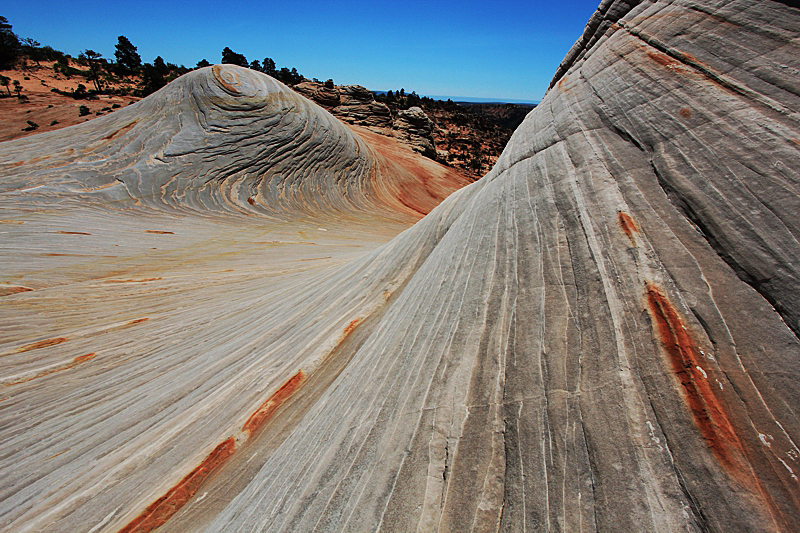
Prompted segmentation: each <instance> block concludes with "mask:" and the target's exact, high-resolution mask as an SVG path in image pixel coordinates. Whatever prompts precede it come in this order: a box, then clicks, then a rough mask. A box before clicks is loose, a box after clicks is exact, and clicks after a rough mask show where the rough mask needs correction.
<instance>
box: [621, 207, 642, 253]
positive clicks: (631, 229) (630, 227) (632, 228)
mask: <svg viewBox="0 0 800 533" xmlns="http://www.w3.org/2000/svg"><path fill="white" fill-rule="evenodd" d="M617 219H618V220H619V227H620V228H622V231H624V232H625V235H627V236H628V239H629V240H630V241H631V244H632V245H634V246H636V239H635V238H634V234H635V233H639V226H637V225H636V222H635V221H634V220H633V219H632V218H631V216H630V215H629V214H628V213H626V212H625V211H620V212H619V215H618V216H617Z"/></svg>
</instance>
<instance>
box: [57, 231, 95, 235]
mask: <svg viewBox="0 0 800 533" xmlns="http://www.w3.org/2000/svg"><path fill="white" fill-rule="evenodd" d="M56 233H60V234H61V235H91V233H86V232H85V231H57V232H56Z"/></svg>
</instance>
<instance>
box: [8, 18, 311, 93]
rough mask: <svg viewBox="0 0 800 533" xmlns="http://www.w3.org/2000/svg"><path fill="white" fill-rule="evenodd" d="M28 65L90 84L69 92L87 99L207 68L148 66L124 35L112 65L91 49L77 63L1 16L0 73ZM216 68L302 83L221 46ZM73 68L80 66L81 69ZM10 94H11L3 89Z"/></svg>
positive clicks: (145, 89) (291, 73)
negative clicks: (119, 85) (121, 84)
mask: <svg viewBox="0 0 800 533" xmlns="http://www.w3.org/2000/svg"><path fill="white" fill-rule="evenodd" d="M28 61H32V62H34V63H36V66H40V62H41V61H55V63H54V64H53V70H55V72H57V73H60V74H63V75H64V76H65V77H67V78H70V77H72V76H84V77H85V78H86V80H87V81H89V82H91V83H92V85H93V89H89V90H87V89H86V87H85V86H84V85H82V84H79V85H78V89H76V90H75V91H73V92H72V93H70V95H71V96H73V97H75V98H87V97H91V96H92V95H94V94H106V93H109V92H115V93H122V94H127V92H128V91H127V90H125V89H116V90H114V91H109V89H108V85H109V84H110V83H114V82H118V81H121V80H123V79H126V78H131V77H134V76H135V77H139V78H140V82H139V84H138V85H139V86H138V87H137V88H136V89H134V90H133V91H132V93H133V95H134V96H141V97H144V96H147V95H149V94H151V93H153V92H155V91H157V90H159V89H160V88H162V87H164V86H165V85H166V84H167V83H169V82H170V81H172V80H173V79H175V78H177V77H179V76H182V75H183V74H186V73H187V72H190V71H192V70H194V69H195V68H202V67H207V66H211V63H209V62H208V60H206V59H202V60H200V61H199V62H198V63H197V66H196V67H194V68H188V67H186V66H184V65H176V64H174V63H169V62H166V61H165V60H164V59H163V58H162V57H161V56H157V57H156V58H155V59H154V60H153V62H152V63H146V62H143V61H142V58H141V56H140V55H139V53H138V49H137V47H136V46H134V45H133V43H131V41H130V40H129V39H128V38H127V37H125V36H124V35H120V36H119V37H118V39H117V44H116V45H115V51H114V60H111V59H108V58H105V57H103V56H102V54H100V53H98V52H95V51H94V50H91V49H86V50H84V51H82V52H81V53H80V54H79V55H78V57H77V58H74V57H72V56H71V55H69V54H66V53H64V52H62V51H60V50H55V49H54V48H52V47H51V46H42V45H41V43H39V42H38V41H36V40H34V39H31V38H20V37H19V36H18V35H16V34H15V33H14V32H13V31H12V26H11V24H10V23H9V22H8V19H7V18H6V17H3V16H0V70H10V69H14V68H17V67H22V68H23V69H24V68H27V67H28ZM221 63H228V64H233V65H239V66H242V67H246V68H250V69H253V70H257V71H259V72H263V73H264V74H267V75H269V76H272V77H273V78H275V79H278V80H280V81H281V82H283V83H285V84H287V85H296V84H298V83H300V82H301V81H303V80H304V79H305V78H304V77H303V76H302V74H300V73H299V72H297V69H296V68H291V69H290V68H287V67H282V68H281V69H278V68H277V67H276V65H275V61H274V60H273V59H272V58H269V57H265V58H264V60H263V62H261V61H259V60H254V61H252V62H248V61H247V59H246V58H245V56H244V55H243V54H238V53H236V52H234V51H233V50H231V49H230V48H229V47H227V46H226V47H225V48H224V49H223V50H222V58H221ZM76 67H85V68H86V70H82V69H80V68H76ZM315 81H317V80H316V79H315ZM9 82H10V79H9V78H7V77H6V76H3V77H2V79H0V85H3V86H5V87H6V88H7V89H9ZM14 88H15V90H16V91H17V96H20V91H21V87H20V85H19V82H18V81H17V82H16V83H15V84H14ZM8 94H9V96H10V95H11V91H10V89H9V90H8Z"/></svg>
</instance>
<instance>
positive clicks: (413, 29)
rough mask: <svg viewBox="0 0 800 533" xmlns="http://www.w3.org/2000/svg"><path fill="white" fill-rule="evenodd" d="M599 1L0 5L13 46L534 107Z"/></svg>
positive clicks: (209, 0) (118, 0) (49, 0)
mask: <svg viewBox="0 0 800 533" xmlns="http://www.w3.org/2000/svg"><path fill="white" fill-rule="evenodd" d="M598 4H599V0H561V1H553V0H545V1H542V0H528V1H524V2H523V1H517V0H494V1H491V0H490V1H485V0H484V1H476V0H461V1H455V0H452V1H451V0H405V1H400V0H392V1H384V0H371V1H366V0H340V1H338V2H332V1H331V2H328V1H326V2H323V1H320V0H292V1H289V0H283V1H281V2H275V1H261V2H259V1H254V0H237V1H231V0H228V1H226V2H223V1H218V0H194V1H185V0H178V1H172V2H163V1H155V0H139V1H137V2H131V1H130V0H124V1H123V0H105V1H98V0H82V1H81V2H80V4H75V3H70V2H63V0H59V1H55V0H41V1H38V2H31V3H27V2H6V3H5V5H4V7H3V8H2V9H1V10H0V15H3V16H5V17H6V18H8V20H9V22H10V23H11V24H12V25H13V31H14V32H15V33H17V35H19V36H20V37H32V38H34V39H36V40H38V41H40V42H41V43H42V44H49V45H50V46H52V47H53V48H56V49H59V50H63V51H65V52H67V53H69V54H72V55H77V54H78V53H79V52H81V51H82V50H85V49H87V48H88V49H92V50H95V51H97V52H100V53H101V54H103V55H104V56H105V57H110V58H113V57H114V45H115V44H116V42H117V37H118V36H119V35H125V36H126V37H128V39H130V40H131V42H132V43H133V44H134V45H135V46H137V47H138V49H139V53H140V55H141V56H142V59H143V60H144V61H152V60H153V59H154V58H155V57H156V56H157V55H161V56H162V57H163V58H164V59H165V60H166V61H169V62H171V63H176V64H185V65H186V66H194V65H195V64H196V63H197V61H199V60H200V59H203V58H205V59H208V61H210V62H212V63H217V62H219V61H220V59H221V51H222V48H224V47H225V46H229V47H230V48H231V49H233V50H234V51H236V52H239V53H241V54H244V55H245V56H246V57H247V59H248V60H250V61H252V60H253V59H258V60H259V61H261V60H263V59H264V57H271V58H273V59H274V60H275V62H276V63H277V65H278V67H279V68H280V67H283V66H287V67H290V68H291V67H296V68H297V70H298V71H299V72H300V73H301V74H303V75H305V76H306V77H308V78H312V77H316V78H319V79H321V80H325V79H327V78H333V79H334V81H335V82H336V83H337V84H354V83H357V84H360V85H364V86H365V87H367V88H369V89H373V90H388V89H399V88H400V87H403V88H405V90H406V91H408V92H410V91H412V90H413V91H416V92H417V93H419V94H421V95H422V94H435V95H452V96H470V97H486V98H503V99H509V100H528V101H538V100H539V99H541V97H542V96H543V94H544V91H545V90H546V89H547V85H548V84H549V82H550V79H551V78H552V76H553V74H554V73H555V70H556V67H557V66H558V64H559V63H560V62H561V59H562V58H563V57H564V55H565V54H566V53H567V51H568V50H569V48H570V46H572V44H573V43H574V42H575V40H576V39H577V38H578V37H580V35H581V33H582V31H583V27H584V26H585V24H586V22H587V21H588V20H589V17H590V16H591V14H592V13H593V12H594V10H595V9H596V8H597V5H598Z"/></svg>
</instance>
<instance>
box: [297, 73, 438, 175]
mask: <svg viewBox="0 0 800 533" xmlns="http://www.w3.org/2000/svg"><path fill="white" fill-rule="evenodd" d="M294 90H295V91H297V92H299V93H300V94H302V95H304V96H306V97H307V98H310V99H311V100H314V101H315V102H317V103H318V104H320V105H321V106H323V107H325V108H326V109H328V110H329V111H330V112H331V113H332V114H334V115H335V116H337V117H338V118H339V119H341V120H343V121H344V122H347V123H348V124H357V125H359V126H365V127H368V128H370V129H371V130H373V131H376V132H378V133H382V134H384V135H393V136H395V137H396V138H398V139H400V140H401V141H403V142H405V143H406V144H408V145H409V146H411V148H412V149H413V150H414V151H416V152H419V153H421V154H422V155H424V156H425V157H428V158H430V159H433V160H435V159H436V158H437V154H436V147H435V145H434V140H433V130H434V127H435V125H434V123H433V121H431V119H430V118H429V117H428V115H426V114H425V112H424V111H423V110H422V109H420V108H419V107H412V108H410V109H405V110H401V111H400V112H398V114H397V117H394V118H393V117H392V113H391V111H390V110H389V107H388V106H387V105H386V104H384V103H382V102H377V101H376V100H375V96H374V95H373V94H372V92H371V91H370V90H369V89H367V88H365V87H362V86H360V85H342V86H339V87H336V86H334V85H333V82H332V81H331V82H330V83H328V82H326V83H321V82H313V81H304V82H303V83H300V84H298V85H295V86H294Z"/></svg>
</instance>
